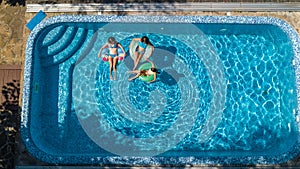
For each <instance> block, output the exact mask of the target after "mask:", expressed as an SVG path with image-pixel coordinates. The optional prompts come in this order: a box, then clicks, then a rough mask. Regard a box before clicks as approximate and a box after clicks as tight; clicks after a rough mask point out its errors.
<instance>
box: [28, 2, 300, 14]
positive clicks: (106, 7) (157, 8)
mask: <svg viewBox="0 0 300 169" xmlns="http://www.w3.org/2000/svg"><path fill="white" fill-rule="evenodd" d="M26 7H27V9H26V12H38V11H40V10H43V11H44V12H138V11H148V12H178V11H255V12H259V11H262V12H274V11H276V12H278V11H300V3H297V2H295V3H273V2H272V3H246V2H243V3H216V2H202V3H201V2H186V3H87V4H84V3H79V4H27V5H26Z"/></svg>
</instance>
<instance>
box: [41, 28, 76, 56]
mask: <svg viewBox="0 0 300 169" xmlns="http://www.w3.org/2000/svg"><path fill="white" fill-rule="evenodd" d="M77 31H78V28H76V27H68V28H67V30H66V32H65V33H64V35H63V36H62V37H60V38H59V39H57V41H56V42H55V43H53V44H52V45H50V46H45V47H47V49H48V54H47V57H48V56H53V55H57V54H58V53H60V52H62V51H63V50H64V49H65V48H67V47H68V45H69V44H70V41H72V39H74V37H75V36H76V33H77Z"/></svg>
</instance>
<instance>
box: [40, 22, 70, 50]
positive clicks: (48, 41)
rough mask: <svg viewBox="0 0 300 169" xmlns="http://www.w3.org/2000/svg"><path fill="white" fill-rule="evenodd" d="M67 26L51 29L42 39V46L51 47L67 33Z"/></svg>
mask: <svg viewBox="0 0 300 169" xmlns="http://www.w3.org/2000/svg"><path fill="white" fill-rule="evenodd" d="M67 28H68V27H67V26H57V27H55V28H53V29H52V30H51V31H50V32H49V33H48V34H47V35H46V36H45V38H44V41H43V43H42V44H43V46H51V45H53V44H54V43H55V42H57V41H58V40H59V39H61V37H62V36H63V35H64V34H65V32H66V31H67Z"/></svg>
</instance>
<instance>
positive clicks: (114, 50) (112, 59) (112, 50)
mask: <svg viewBox="0 0 300 169" xmlns="http://www.w3.org/2000/svg"><path fill="white" fill-rule="evenodd" d="M104 48H107V49H108V54H107V55H108V62H109V73H110V79H111V80H112V78H113V77H112V70H114V80H117V67H116V65H117V63H118V59H119V55H118V48H121V49H122V51H123V53H124V57H125V55H126V52H125V51H124V48H123V46H122V45H121V44H119V43H118V42H117V41H116V39H115V38H114V37H109V38H108V40H107V43H106V44H105V45H103V46H102V47H101V48H100V51H99V53H98V57H101V53H102V50H103V49H104Z"/></svg>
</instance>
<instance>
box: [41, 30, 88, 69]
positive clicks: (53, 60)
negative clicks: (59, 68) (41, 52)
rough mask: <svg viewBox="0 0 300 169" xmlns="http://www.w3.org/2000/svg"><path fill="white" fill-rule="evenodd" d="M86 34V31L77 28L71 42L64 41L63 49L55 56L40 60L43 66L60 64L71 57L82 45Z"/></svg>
mask: <svg viewBox="0 0 300 169" xmlns="http://www.w3.org/2000/svg"><path fill="white" fill-rule="evenodd" d="M87 34H88V30H87V29H83V28H79V29H78V30H77V32H76V35H75V36H74V37H73V39H72V40H68V41H67V40H66V41H64V45H63V46H66V48H65V49H63V50H62V51H60V52H59V53H57V54H55V55H48V56H47V57H45V58H43V59H42V65H43V66H51V65H55V64H60V63H62V62H64V61H65V60H67V59H69V58H70V57H72V56H73V55H74V54H75V53H76V52H77V51H78V50H79V49H80V48H81V47H82V45H83V44H84V42H85V41H86V38H87Z"/></svg>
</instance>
